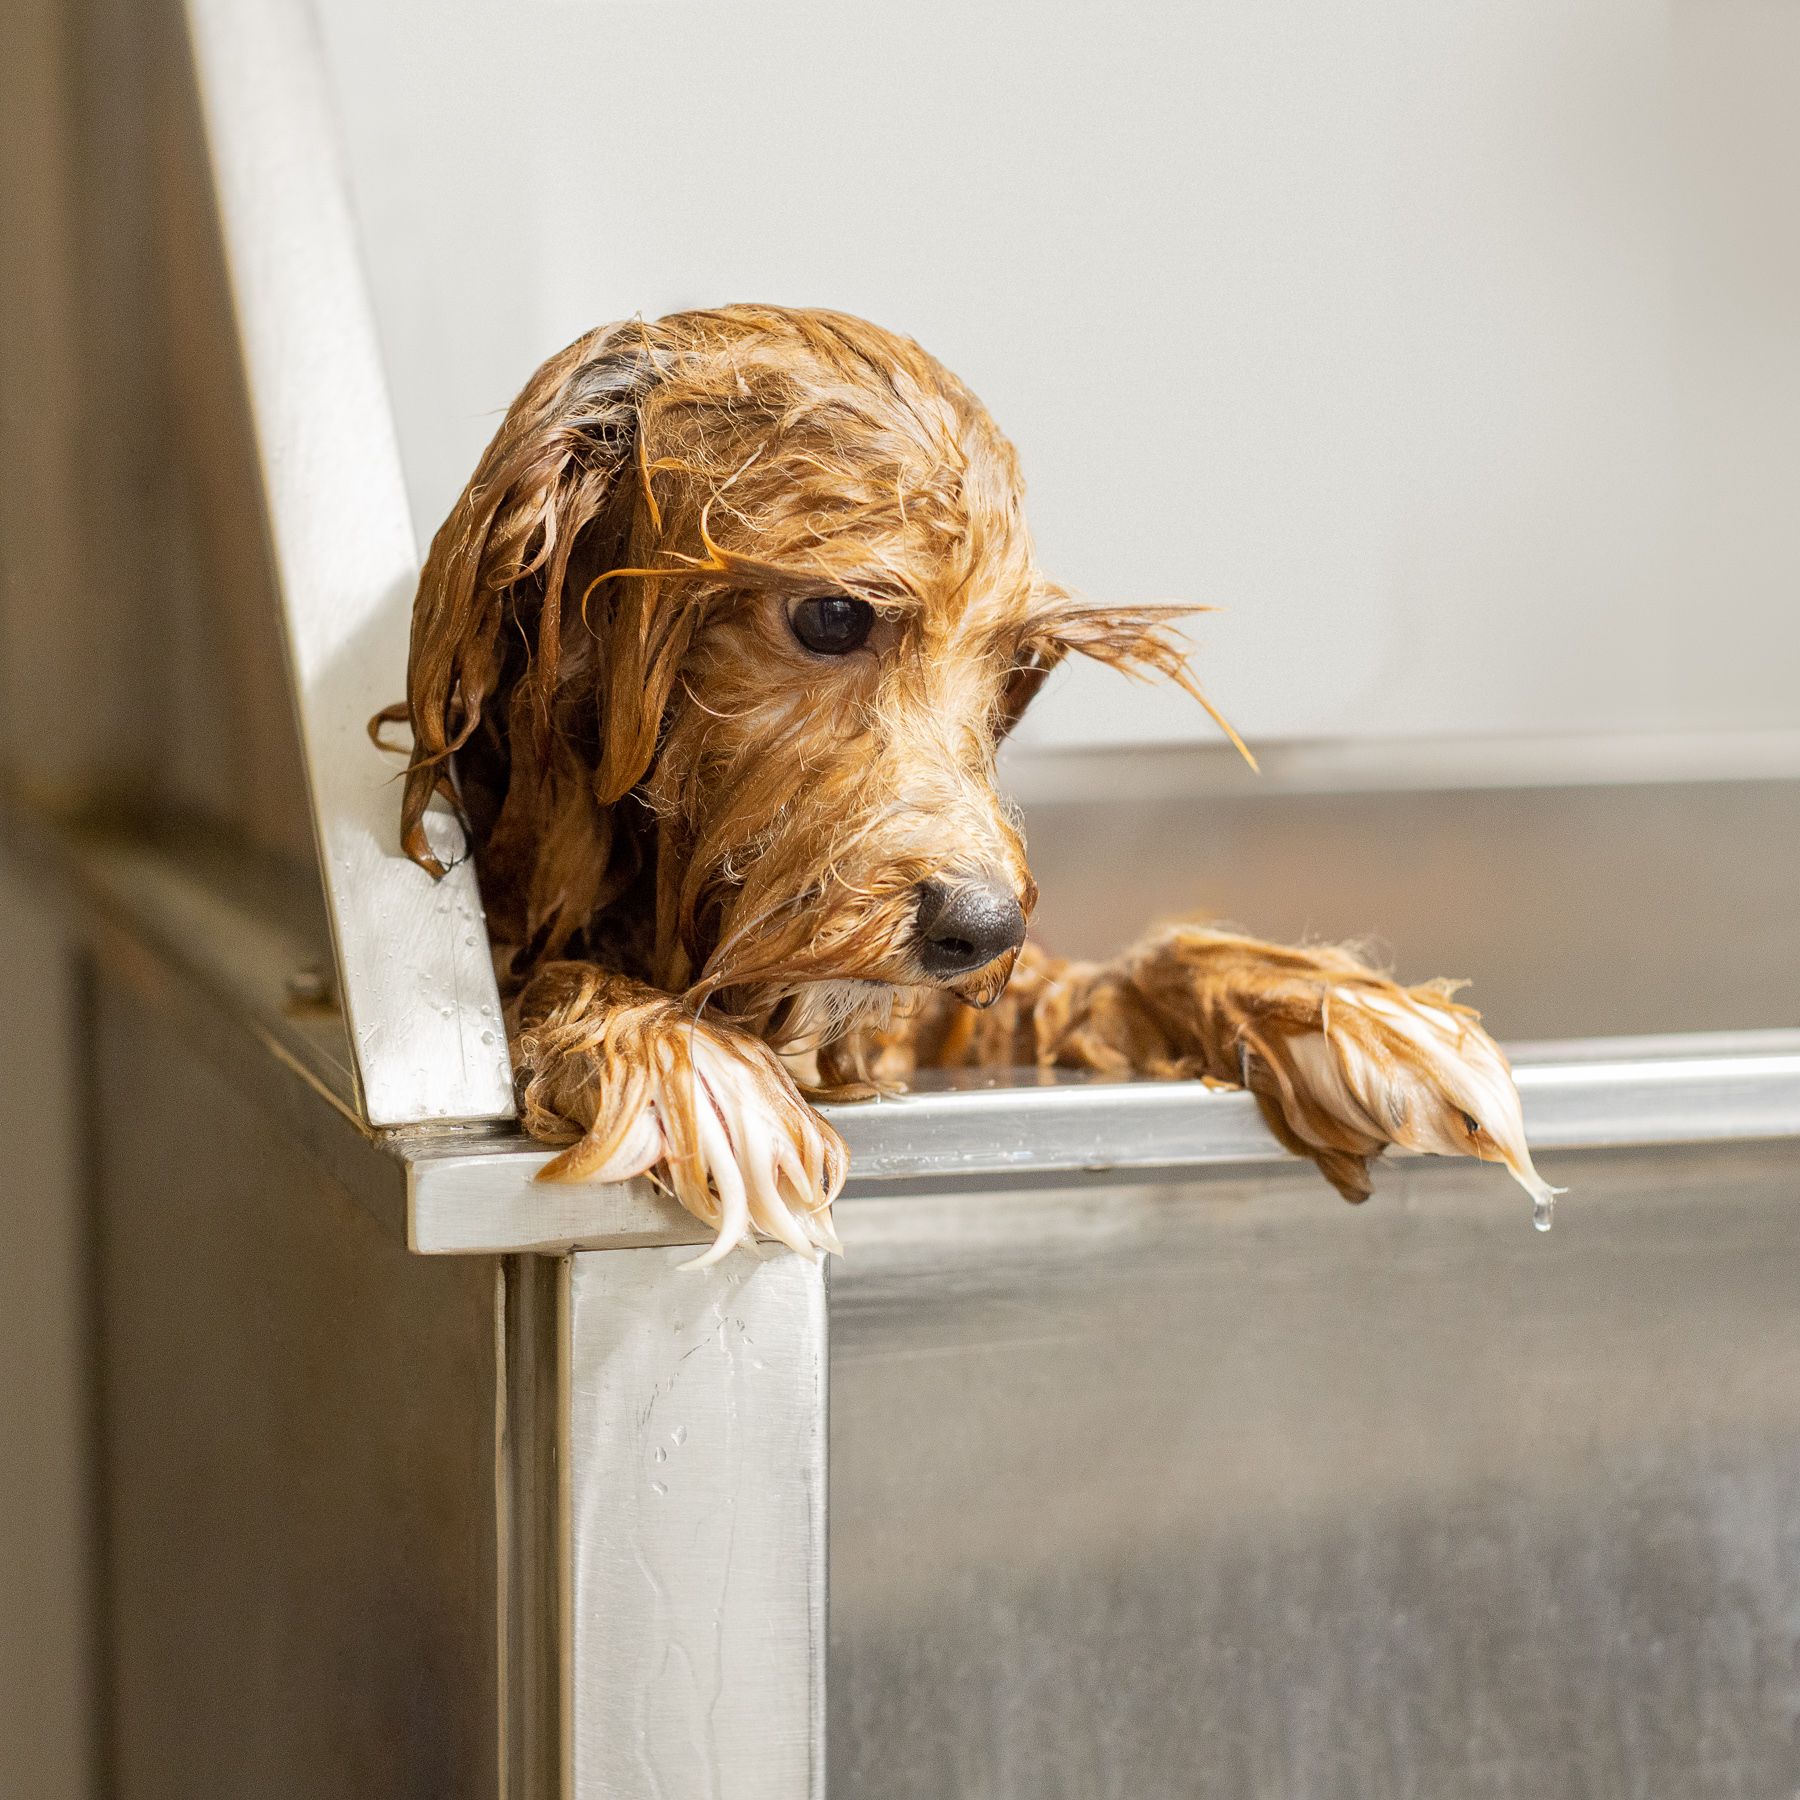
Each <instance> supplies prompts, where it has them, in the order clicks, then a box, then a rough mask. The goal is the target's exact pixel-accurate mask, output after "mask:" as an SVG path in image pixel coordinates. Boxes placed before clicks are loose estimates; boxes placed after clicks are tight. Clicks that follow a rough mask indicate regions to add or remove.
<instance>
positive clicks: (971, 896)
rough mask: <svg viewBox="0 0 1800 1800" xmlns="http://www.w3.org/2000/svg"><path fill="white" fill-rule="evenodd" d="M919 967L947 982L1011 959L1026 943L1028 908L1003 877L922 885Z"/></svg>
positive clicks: (955, 980) (950, 982)
mask: <svg viewBox="0 0 1800 1800" xmlns="http://www.w3.org/2000/svg"><path fill="white" fill-rule="evenodd" d="M918 916H919V942H918V951H917V954H918V959H919V967H920V968H921V969H922V970H923V971H924V973H925V974H926V975H928V976H930V977H931V978H932V979H933V980H936V981H942V982H944V983H946V984H954V983H957V982H958V981H959V980H960V978H962V977H965V976H969V975H973V974H974V973H975V972H976V971H977V970H980V969H985V968H987V967H988V965H989V964H991V963H996V962H998V961H999V960H1000V959H1001V958H1002V957H1006V958H1008V959H1010V958H1011V957H1012V956H1013V954H1014V953H1015V952H1016V951H1017V950H1018V948H1019V946H1020V945H1021V944H1022V943H1024V941H1025V911H1024V908H1023V907H1021V906H1020V904H1019V900H1018V896H1017V895H1016V894H1014V892H1013V891H1012V889H1011V888H1010V887H1008V886H1007V885H1006V884H1004V883H1002V882H998V881H961V882H957V883H956V884H955V885H954V886H949V885H946V884H945V883H943V882H937V881H926V882H922V883H921V884H920V886H919V915H918Z"/></svg>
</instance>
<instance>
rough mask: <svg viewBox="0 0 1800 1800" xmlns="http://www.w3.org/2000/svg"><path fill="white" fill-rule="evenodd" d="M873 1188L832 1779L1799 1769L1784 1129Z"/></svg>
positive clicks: (844, 1363) (1238, 1788) (861, 1788)
mask: <svg viewBox="0 0 1800 1800" xmlns="http://www.w3.org/2000/svg"><path fill="white" fill-rule="evenodd" d="M1546 1162H1547V1163H1549V1164H1550V1172H1551V1175H1552V1178H1553V1179H1557V1180H1563V1181H1567V1182H1569V1183H1570V1185H1571V1188H1572V1192H1571V1194H1570V1196H1569V1198H1568V1199H1567V1200H1566V1201H1565V1203H1564V1205H1563V1206H1562V1207H1561V1208H1560V1209H1559V1212H1558V1220H1557V1226H1556V1229H1555V1231H1554V1232H1553V1233H1551V1234H1550V1235H1549V1236H1548V1237H1539V1236H1537V1235H1536V1234H1534V1233H1533V1232H1532V1231H1531V1230H1530V1227H1529V1223H1528V1211H1527V1209H1526V1208H1525V1206H1524V1205H1523V1203H1522V1201H1521V1199H1520V1197H1519V1196H1518V1195H1517V1194H1516V1193H1515V1192H1512V1191H1510V1190H1509V1188H1508V1186H1507V1185H1506V1184H1504V1183H1501V1182H1496V1181H1493V1180H1491V1179H1488V1177H1490V1176H1491V1175H1492V1174H1493V1171H1483V1170H1480V1169H1473V1168H1465V1167H1462V1166H1451V1165H1444V1164H1436V1163H1432V1164H1415V1165H1412V1166H1410V1167H1399V1168H1396V1169H1395V1170H1394V1171H1392V1172H1391V1173H1390V1174H1389V1175H1388V1177H1387V1179H1386V1181H1385V1183H1384V1184H1383V1187H1382V1189H1381V1191H1380V1192H1379V1193H1378V1195H1377V1196H1376V1198H1375V1200H1374V1201H1373V1202H1372V1203H1371V1204H1370V1205H1369V1206H1368V1207H1366V1208H1364V1209H1362V1210H1360V1211H1352V1210H1351V1209H1349V1208H1347V1207H1345V1206H1343V1205H1342V1203H1341V1202H1339V1201H1338V1200H1336V1198H1335V1197H1334V1196H1332V1195H1331V1194H1329V1193H1328V1192H1327V1191H1326V1190H1325V1189H1324V1187H1323V1186H1322V1184H1320V1183H1318V1182H1317V1181H1316V1180H1315V1179H1313V1178H1311V1177H1310V1176H1309V1175H1308V1174H1307V1173H1306V1172H1304V1171H1299V1170H1295V1171H1280V1170H1270V1171H1258V1172H1257V1173H1256V1175H1255V1177H1254V1179H1250V1180H1220V1181H1217V1182H1210V1183H1208V1182H1188V1183H1183V1184H1180V1185H1170V1186H1162V1187H1156V1186H1145V1187H1139V1188H1130V1189H1128V1188H1120V1189H1117V1190H1113V1191H1109V1192H1108V1193H1107V1194H1104V1195H1095V1194H1093V1193H1083V1194H1079V1195H1066V1194H1065V1195H1062V1196H1055V1195H1038V1196H1023V1195H1018V1196H997V1195H996V1196H988V1197H986V1198H985V1199H984V1200H983V1203H982V1204H981V1205H980V1206H978V1207H971V1206H970V1205H968V1204H967V1202H966V1200H965V1201H958V1200H956V1199H954V1198H945V1199H941V1200H932V1199H922V1198H919V1197H913V1198H911V1199H906V1200H895V1201H892V1202H882V1201H877V1200H868V1201H864V1202H862V1203H860V1204H859V1205H857V1206H855V1207H850V1208H847V1209H845V1217H844V1231H845V1238H846V1245H847V1248H848V1251H849V1254H848V1256H847V1257H846V1258H845V1261H844V1263H843V1265H842V1266H841V1268H839V1269H837V1270H835V1271H834V1273H833V1282H832V1319H831V1323H832V1391H831V1408H832V1457H831V1482H832V1494H831V1522H832V1550H831V1580H832V1590H831V1648H830V1665H829V1667H830V1695H831V1700H830V1757H831V1777H832V1785H831V1792H832V1793H833V1794H837V1795H854V1796H856V1800H1127V1797H1129V1800H1189V1797H1194V1800H1198V1797H1199V1796H1206V1797H1207V1800H1252V1797H1255V1800H1267V1797H1278V1800H1408V1797H1416V1800H1451V1797H1454V1800H1465V1797H1468V1800H1474V1797H1478V1796H1479V1797H1486V1796H1491V1797H1493V1800H1501V1797H1502V1796H1504V1797H1505V1800H1578V1797H1579V1800H1590V1797H1592V1800H1599V1797H1606V1800H1611V1797H1612V1796H1621V1797H1623V1796H1633V1797H1634V1800H1663V1797H1666V1800H1692V1797H1693V1796H1695V1795H1706V1796H1708V1797H1709V1800H1736V1797H1741V1800H1771V1797H1773V1796H1778V1795H1791V1794H1792V1793H1794V1792H1795V1790H1796V1788H1797V1787H1800V1745H1797V1736H1796V1722H1797V1720H1800V1307H1796V1306H1795V1304H1794V1296H1795V1294H1796V1292H1800V1145H1796V1144H1795V1143H1794V1142H1793V1141H1789V1142H1787V1143H1785V1144H1768V1145H1762V1146H1754V1145H1752V1146H1723V1147H1719V1148H1713V1149H1705V1148H1701V1149H1666V1150H1656V1151H1635V1152H1626V1151H1620V1152H1609V1153H1599V1152H1593V1153H1583V1154H1579V1155H1575V1154H1569V1153H1564V1154H1562V1155H1553V1156H1550V1157H1547V1158H1546Z"/></svg>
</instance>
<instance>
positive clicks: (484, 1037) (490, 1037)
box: [481, 1031, 494, 1044]
mask: <svg viewBox="0 0 1800 1800" xmlns="http://www.w3.org/2000/svg"><path fill="white" fill-rule="evenodd" d="M481 1041H482V1042H483V1043H484V1044H491V1043H492V1042H493V1041H494V1034H493V1033H492V1032H491V1031H484V1032H483V1033H482V1034H481Z"/></svg>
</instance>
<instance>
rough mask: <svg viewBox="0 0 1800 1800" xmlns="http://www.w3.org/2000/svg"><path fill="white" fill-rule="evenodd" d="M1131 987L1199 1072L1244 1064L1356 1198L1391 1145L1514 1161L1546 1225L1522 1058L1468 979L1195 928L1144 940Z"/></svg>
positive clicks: (1286, 1121) (1277, 1111)
mask: <svg viewBox="0 0 1800 1800" xmlns="http://www.w3.org/2000/svg"><path fill="white" fill-rule="evenodd" d="M1131 986H1132V988H1133V989H1134V990H1135V991H1136V992H1137V993H1138V994H1141V995H1142V996H1143V997H1144V1000H1145V1001H1146V1002H1147V1004H1148V1006H1149V1007H1150V1009H1151V1010H1152V1012H1153V1014H1154V1016H1155V1019H1156V1023H1157V1026H1158V1027H1159V1035H1161V1036H1162V1037H1163V1038H1164V1039H1165V1041H1167V1042H1168V1043H1169V1045H1170V1046H1171V1049H1172V1050H1173V1051H1174V1052H1175V1054H1176V1056H1177V1058H1178V1059H1179V1060H1180V1061H1181V1062H1183V1063H1184V1064H1185V1065H1186V1067H1187V1068H1188V1069H1189V1070H1190V1071H1191V1072H1194V1073H1210V1074H1212V1075H1214V1076H1215V1077H1218V1076H1223V1077H1225V1078H1227V1079H1236V1080H1237V1081H1238V1082H1239V1083H1240V1084H1241V1085H1243V1086H1245V1087H1248V1088H1249V1089H1250V1090H1251V1091H1252V1092H1253V1093H1255V1094H1256V1096H1257V1099H1258V1101H1259V1102H1260V1104H1261V1106H1262V1109H1263V1114H1264V1116H1265V1117H1266V1118H1267V1119H1268V1121H1269V1124H1270V1126H1271V1127H1272V1128H1273V1130H1274V1131H1275V1133H1276V1135H1277V1136H1278V1137H1279V1138H1280V1139H1281V1140H1282V1141H1283V1142H1284V1143H1285V1144H1287V1145H1288V1147H1289V1148H1290V1149H1293V1150H1297V1151H1299V1152H1300V1153H1301V1154H1302V1155H1305V1156H1309V1157H1311V1158H1312V1159H1313V1161H1314V1162H1316V1163H1317V1164H1318V1165H1319V1167H1320V1169H1321V1170H1322V1171H1323V1173H1324V1174H1325V1176H1326V1178H1327V1179H1328V1180H1329V1181H1330V1182H1331V1184H1332V1185H1333V1186H1334V1187H1335V1188H1336V1189H1337V1190H1338V1192H1339V1193H1341V1194H1342V1195H1343V1196H1344V1198H1345V1199H1347V1200H1363V1199H1366V1198H1367V1197H1368V1195H1369V1192H1370V1181H1369V1163H1370V1162H1371V1160H1372V1159H1373V1158H1375V1157H1377V1156H1379V1155H1380V1154H1381V1152H1382V1151H1383V1150H1384V1149H1385V1148H1386V1147H1387V1146H1388V1145H1390V1144H1394V1145H1398V1146H1400V1147H1401V1148H1403V1149H1407V1150H1419V1151H1428V1152H1433V1153H1436V1154H1438V1155H1445V1156H1475V1157H1479V1158H1480V1159H1481V1160H1482V1161H1484V1162H1498V1163H1504V1164H1505V1165H1506V1167H1507V1169H1509V1170H1510V1171H1511V1173H1512V1176H1513V1178H1514V1180H1516V1181H1517V1182H1518V1184H1519V1185H1520V1186H1521V1187H1522V1188H1524V1189H1525V1191H1526V1192H1527V1193H1528V1194H1530V1195H1531V1197H1532V1201H1533V1219H1534V1222H1535V1223H1536V1224H1537V1225H1538V1227H1539V1229H1540V1230H1548V1229H1549V1225H1550V1213H1551V1207H1552V1204H1553V1202H1554V1199H1555V1196H1556V1194H1557V1193H1558V1192H1559V1191H1560V1190H1558V1189H1556V1188H1553V1187H1551V1186H1550V1185H1549V1184H1548V1183H1547V1182H1546V1181H1545V1180H1544V1179H1543V1178H1542V1176H1540V1175H1539V1174H1538V1172H1537V1170H1536V1169H1535V1168H1533V1167H1532V1162H1531V1151H1530V1149H1529V1148H1528V1147H1527V1145H1526V1141H1525V1121H1524V1118H1523V1115H1522V1114H1521V1111H1520V1107H1519V1095H1518V1090H1517V1088H1515V1087H1514V1085H1513V1079H1512V1070H1511V1068H1510V1066H1509V1065H1508V1063H1507V1060H1506V1057H1505V1055H1504V1054H1503V1052H1502V1051H1501V1049H1500V1047H1499V1045H1498V1044H1496V1043H1495V1042H1494V1040H1493V1039H1492V1038H1491V1037H1489V1036H1488V1034H1487V1033H1486V1032H1485V1031H1483V1030H1482V1028H1481V1025H1480V1019H1479V1015H1478V1014H1477V1013H1476V1012H1474V1011H1473V1010H1472V1009H1471V1008H1469V1007H1467V1006H1462V1005H1459V1004H1458V1003H1457V1001H1456V1000H1455V998H1454V995H1455V993H1456V989H1457V986H1458V984H1457V983H1455V982H1447V981H1437V982H1427V983H1425V984H1424V985H1422V986H1419V987H1411V988H1403V987H1400V986H1398V985H1397V984H1396V983H1394V982H1392V981H1389V980H1388V979H1387V978H1386V977H1384V976H1381V975H1378V974H1376V973H1375V972H1374V971H1373V970H1371V969H1369V968H1367V967H1365V966H1364V965H1363V964H1362V963H1361V962H1359V961H1358V960H1357V959H1356V958H1355V957H1353V956H1351V955H1350V954H1349V953H1348V952H1346V951H1343V950H1337V949H1332V948H1329V947H1319V948H1313V949H1302V950H1294V949H1285V948H1282V947H1280V946H1277V945H1273V944H1263V943H1259V942H1257V941H1256V940H1254V939H1250V938H1240V937H1237V936H1235V935H1233V934H1230V933H1222V932H1216V931H1210V930H1202V929H1199V928H1182V929H1180V930H1177V931H1174V932H1171V933H1169V934H1168V935H1167V936H1166V937H1164V938H1163V939H1162V940H1160V941H1159V942H1156V943H1154V944H1152V945H1151V946H1149V947H1147V949H1146V950H1145V951H1143V952H1140V954H1139V957H1138V958H1137V959H1136V962H1135V965H1134V967H1133V969H1132V972H1131Z"/></svg>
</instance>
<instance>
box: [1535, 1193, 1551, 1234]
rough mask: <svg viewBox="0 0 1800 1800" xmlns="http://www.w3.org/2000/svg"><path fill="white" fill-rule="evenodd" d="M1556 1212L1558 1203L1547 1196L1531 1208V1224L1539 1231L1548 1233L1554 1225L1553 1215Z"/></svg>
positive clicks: (1536, 1201)
mask: <svg viewBox="0 0 1800 1800" xmlns="http://www.w3.org/2000/svg"><path fill="white" fill-rule="evenodd" d="M1555 1211H1556V1202H1555V1201H1554V1200H1553V1199H1551V1198H1550V1197H1549V1196H1548V1195H1546V1196H1545V1197H1544V1198H1543V1199H1541V1200H1535V1201H1533V1202H1532V1206H1531V1222H1532V1224H1533V1225H1534V1226H1536V1228H1537V1229H1538V1230H1539V1231H1548V1230H1549V1229H1550V1227H1551V1225H1552V1224H1553V1223H1554V1220H1553V1219H1552V1217H1551V1215H1552V1214H1553V1213H1554V1212H1555Z"/></svg>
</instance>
